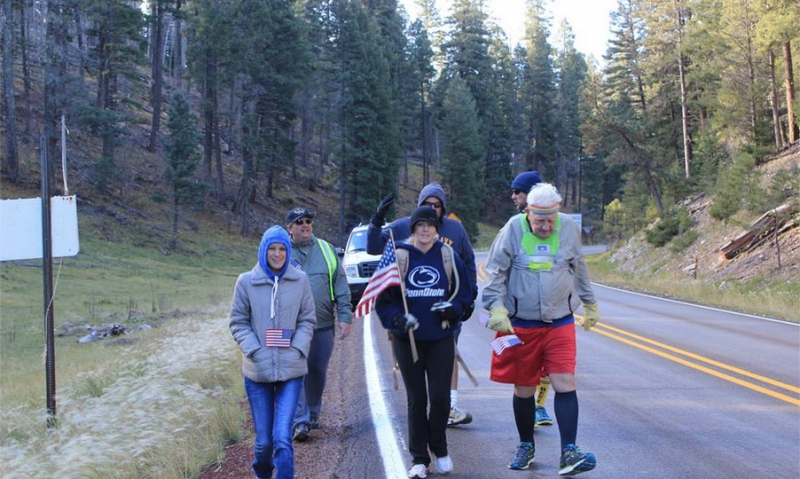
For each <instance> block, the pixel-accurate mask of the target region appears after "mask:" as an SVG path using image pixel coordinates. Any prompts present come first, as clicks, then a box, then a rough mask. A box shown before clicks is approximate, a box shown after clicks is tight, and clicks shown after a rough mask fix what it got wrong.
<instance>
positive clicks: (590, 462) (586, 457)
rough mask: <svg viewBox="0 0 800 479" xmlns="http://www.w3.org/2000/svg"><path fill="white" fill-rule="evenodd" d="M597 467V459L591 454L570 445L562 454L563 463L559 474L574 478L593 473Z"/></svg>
mask: <svg viewBox="0 0 800 479" xmlns="http://www.w3.org/2000/svg"><path fill="white" fill-rule="evenodd" d="M596 465H597V459H595V457H594V454H592V453H591V452H583V451H581V449H580V448H579V447H578V446H576V445H574V444H569V445H567V447H565V448H564V451H563V452H562V453H561V462H560V464H559V467H558V473H559V474H560V475H562V476H574V475H576V474H580V473H582V472H587V471H591V470H592V469H594V467H595V466H596Z"/></svg>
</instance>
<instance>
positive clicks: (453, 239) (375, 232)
mask: <svg viewBox="0 0 800 479" xmlns="http://www.w3.org/2000/svg"><path fill="white" fill-rule="evenodd" d="M431 196H433V197H434V198H437V199H438V200H439V201H441V203H442V216H441V220H442V224H441V226H439V241H441V242H442V243H445V244H449V245H450V246H451V247H452V248H453V251H455V252H456V253H457V254H458V256H459V257H461V261H463V262H464V266H466V268H467V276H465V277H466V278H469V284H470V286H471V288H472V292H473V293H472V294H473V298H474V297H475V296H476V295H477V293H478V270H477V268H476V267H475V252H474V251H473V250H472V244H471V243H470V242H469V236H468V235H467V230H465V229H464V225H462V224H461V223H460V222H458V221H456V220H454V219H452V218H448V217H447V200H446V199H445V196H444V189H443V188H442V185H440V184H439V183H435V182H434V183H429V184H427V185H425V186H424V187H423V188H422V190H421V191H420V192H419V197H418V198H417V207H419V206H422V202H423V201H425V200H426V199H427V198H430V197H431ZM389 230H392V234H393V235H394V239H395V243H397V242H398V241H405V240H406V239H408V238H410V237H411V221H410V218H409V217H408V216H406V217H404V218H398V219H396V220H395V221H393V222H391V223H390V224H389V225H388V226H387V227H386V228H383V230H381V228H378V227H377V226H375V225H373V224H372V223H370V225H369V228H368V229H367V253H369V254H382V253H383V248H384V247H385V246H386V242H387V241H388V240H389ZM462 277H464V276H462Z"/></svg>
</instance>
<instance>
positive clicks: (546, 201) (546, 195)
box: [528, 183, 561, 210]
mask: <svg viewBox="0 0 800 479" xmlns="http://www.w3.org/2000/svg"><path fill="white" fill-rule="evenodd" d="M560 203H561V195H560V194H558V190H557V189H556V187H555V186H553V185H551V184H550V183H539V184H536V185H534V186H533V188H531V191H530V193H528V206H529V207H534V208H535V209H545V210H549V209H552V208H553V207H557V206H558V205H559V204H560Z"/></svg>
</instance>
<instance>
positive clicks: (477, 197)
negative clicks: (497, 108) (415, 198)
mask: <svg viewBox="0 0 800 479" xmlns="http://www.w3.org/2000/svg"><path fill="white" fill-rule="evenodd" d="M443 110H444V111H443V116H444V121H443V122H442V135H443V136H444V145H445V147H444V154H443V156H442V176H443V178H444V183H445V185H446V186H448V187H449V199H448V209H449V210H450V211H454V212H456V213H457V214H458V217H459V218H460V219H461V221H462V223H463V224H464V228H465V229H466V230H467V233H469V235H470V238H471V239H472V240H475V238H476V237H477V236H478V221H479V220H480V211H481V210H482V208H483V204H482V203H483V200H482V198H483V197H484V192H483V183H482V181H481V179H482V178H483V176H484V169H483V168H484V160H483V159H484V151H483V144H482V142H481V136H480V122H479V120H478V108H477V104H476V102H475V100H474V99H473V98H472V94H471V93H470V90H469V88H467V85H466V82H465V81H464V80H463V79H462V78H461V77H458V76H456V77H454V78H453V80H452V81H450V83H449V85H448V88H447V93H446V94H445V97H444V102H443Z"/></svg>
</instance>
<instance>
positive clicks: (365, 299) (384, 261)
mask: <svg viewBox="0 0 800 479" xmlns="http://www.w3.org/2000/svg"><path fill="white" fill-rule="evenodd" d="M400 281H401V279H400V270H399V269H398V268H397V257H396V256H395V254H394V241H392V239H391V238H390V239H389V241H387V242H386V247H385V248H383V255H382V256H381V260H380V261H379V262H378V268H377V269H376V270H375V273H374V274H373V275H372V278H370V279H369V283H367V288H366V289H365V290H364V294H363V296H361V301H359V302H358V305H357V306H356V312H355V316H356V317H357V318H361V317H363V316H366V315H368V314H369V313H370V311H372V308H374V307H375V300H377V299H378V295H380V294H381V293H382V292H383V291H384V290H385V289H386V288H388V287H390V286H400Z"/></svg>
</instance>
